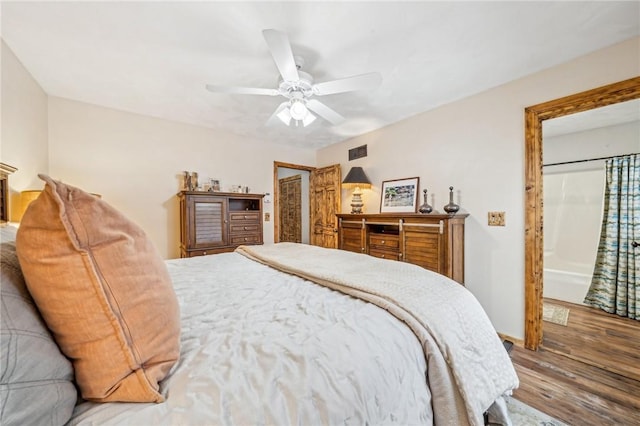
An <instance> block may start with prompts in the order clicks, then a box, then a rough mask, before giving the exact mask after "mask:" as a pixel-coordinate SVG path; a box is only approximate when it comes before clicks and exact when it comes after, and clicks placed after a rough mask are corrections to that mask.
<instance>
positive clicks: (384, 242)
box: [369, 232, 400, 251]
mask: <svg viewBox="0 0 640 426" xmlns="http://www.w3.org/2000/svg"><path fill="white" fill-rule="evenodd" d="M369 246H370V247H371V248H379V249H380V248H387V249H391V250H394V249H395V250H396V251H397V250H398V247H399V246H400V240H399V238H398V236H397V235H394V234H379V233H373V232H372V233H370V234H369Z"/></svg>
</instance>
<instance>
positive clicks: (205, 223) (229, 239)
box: [178, 191, 264, 257]
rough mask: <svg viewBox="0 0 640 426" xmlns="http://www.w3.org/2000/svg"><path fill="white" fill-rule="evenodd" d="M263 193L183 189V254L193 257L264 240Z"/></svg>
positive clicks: (180, 195) (181, 225) (181, 228)
mask: <svg viewBox="0 0 640 426" xmlns="http://www.w3.org/2000/svg"><path fill="white" fill-rule="evenodd" d="M263 197H264V195H262V194H237V193H228V192H198V191H182V192H180V193H179V194H178V198H179V199H180V256H181V257H193V256H202V255H206V254H215V253H223V252H228V251H233V250H235V248H236V247H238V246H239V245H242V244H262V241H263V239H262V198H263Z"/></svg>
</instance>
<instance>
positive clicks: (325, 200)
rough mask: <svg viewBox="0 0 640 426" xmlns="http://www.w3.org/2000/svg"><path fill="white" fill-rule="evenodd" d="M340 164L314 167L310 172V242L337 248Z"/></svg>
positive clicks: (315, 244)
mask: <svg viewBox="0 0 640 426" xmlns="http://www.w3.org/2000/svg"><path fill="white" fill-rule="evenodd" d="M341 180H342V177H341V173H340V165H339V164H334V165H333V166H328V167H323V168H320V169H315V170H313V171H312V172H311V179H310V190H309V192H310V198H311V212H310V214H311V244H312V245H314V246H320V247H328V248H338V217H337V216H336V214H338V213H340V208H341V206H340V195H341V190H340V188H341V187H340V185H341Z"/></svg>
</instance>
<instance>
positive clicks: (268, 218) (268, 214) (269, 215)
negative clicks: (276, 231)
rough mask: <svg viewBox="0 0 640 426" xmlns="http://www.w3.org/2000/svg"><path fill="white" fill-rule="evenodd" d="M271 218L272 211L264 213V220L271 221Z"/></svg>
mask: <svg viewBox="0 0 640 426" xmlns="http://www.w3.org/2000/svg"><path fill="white" fill-rule="evenodd" d="M270 220H271V213H265V214H264V221H265V222H269V221H270Z"/></svg>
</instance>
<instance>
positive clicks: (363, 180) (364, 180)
mask: <svg viewBox="0 0 640 426" xmlns="http://www.w3.org/2000/svg"><path fill="white" fill-rule="evenodd" d="M342 187H343V188H354V190H353V198H351V213H352V214H359V213H362V206H363V205H364V203H363V202H362V192H361V189H362V188H371V181H370V180H369V178H368V177H367V175H366V174H365V172H364V170H362V167H352V168H351V170H349V173H347V177H345V178H344V180H343V181H342Z"/></svg>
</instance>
